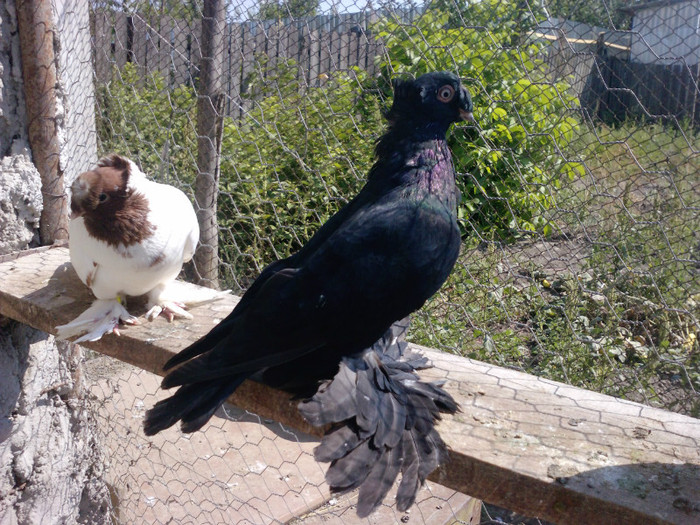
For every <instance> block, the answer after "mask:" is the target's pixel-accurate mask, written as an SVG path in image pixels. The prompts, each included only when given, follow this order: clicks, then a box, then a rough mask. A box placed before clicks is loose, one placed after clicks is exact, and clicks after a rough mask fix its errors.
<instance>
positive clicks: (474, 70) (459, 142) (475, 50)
mask: <svg viewBox="0 0 700 525" xmlns="http://www.w3.org/2000/svg"><path fill="white" fill-rule="evenodd" d="M460 13H461V17H460V18H459V19H455V18H454V17H452V18H451V17H450V15H448V14H447V12H444V13H443V12H442V11H441V10H439V9H438V10H432V11H429V12H428V13H426V14H425V15H424V16H422V17H421V18H420V19H419V20H418V21H416V22H414V23H413V24H411V25H409V26H406V25H401V24H398V23H395V22H392V21H390V20H382V21H380V22H379V23H377V24H376V26H375V27H374V28H373V29H374V30H375V31H377V32H378V34H379V36H380V37H381V38H382V39H383V41H384V43H385V45H386V48H387V53H386V56H388V57H389V60H387V61H383V62H382V63H381V68H382V71H383V76H384V78H385V79H388V78H389V77H390V76H393V75H395V74H406V73H407V74H411V75H415V76H418V75H421V74H423V73H426V72H428V71H434V70H451V71H455V72H457V73H458V74H459V75H460V77H461V78H463V79H466V82H467V85H468V87H469V89H470V91H471V93H472V97H473V99H474V108H475V109H474V114H475V117H476V119H477V121H478V126H479V127H480V128H481V130H482V131H481V133H476V131H475V130H474V129H473V128H470V127H464V126H457V127H456V128H455V129H454V131H453V132H452V134H451V137H450V146H451V148H452V152H453V156H454V160H455V167H456V169H457V171H458V172H461V173H464V174H465V176H464V177H460V178H459V179H458V181H459V183H460V187H461V190H462V202H461V206H460V217H461V218H462V219H466V220H468V221H469V223H470V224H471V226H472V227H473V228H476V229H477V230H478V231H480V232H483V231H490V232H494V233H497V234H499V235H500V236H503V234H507V233H511V234H512V233H517V231H518V230H526V231H534V230H539V231H542V232H544V233H545V234H549V233H550V232H551V226H550V225H548V224H547V223H546V221H545V219H544V218H543V217H544V215H543V212H544V211H545V210H547V209H548V208H550V207H551V206H552V205H554V204H555V192H556V190H557V189H558V188H559V187H560V185H561V180H562V175H566V176H568V177H570V178H573V177H574V176H575V175H576V174H577V173H580V171H581V167H580V166H579V165H578V164H577V163H571V162H566V161H565V160H564V159H563V158H562V156H561V154H559V153H558V151H559V150H560V149H562V148H564V147H565V146H566V145H567V144H568V143H569V142H570V141H571V139H572V138H573V136H574V132H575V131H576V129H577V128H578V126H579V123H578V120H577V119H575V118H574V117H572V116H570V115H567V113H569V111H568V110H569V109H570V108H574V107H575V105H576V101H575V99H573V98H572V97H570V96H568V95H566V94H565V93H566V92H567V86H566V85H565V84H563V83H559V84H551V83H547V82H542V80H543V79H537V78H533V71H537V70H538V68H539V69H542V63H541V61H540V60H539V59H538V58H537V54H538V53H539V52H540V47H539V46H538V45H535V44H532V43H527V42H523V43H520V44H519V45H518V46H517V47H513V44H514V41H515V40H516V39H517V38H521V37H520V35H521V34H525V33H524V32H525V31H526V30H527V29H528V23H530V24H531V18H532V17H531V16H530V18H527V17H522V16H518V11H517V10H516V9H515V7H513V6H511V7H507V3H505V2H499V1H495V0H483V1H481V2H478V3H475V4H472V5H467V6H465V7H464V8H463V10H461V11H460ZM508 17H510V18H508ZM462 20H464V22H462ZM460 24H461V25H462V26H460ZM463 24H470V27H463ZM475 26H476V28H475Z"/></svg>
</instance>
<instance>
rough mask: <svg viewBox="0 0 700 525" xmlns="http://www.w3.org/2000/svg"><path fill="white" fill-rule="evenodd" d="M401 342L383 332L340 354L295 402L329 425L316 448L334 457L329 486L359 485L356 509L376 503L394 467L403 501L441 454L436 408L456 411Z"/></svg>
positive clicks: (410, 498) (408, 501)
mask: <svg viewBox="0 0 700 525" xmlns="http://www.w3.org/2000/svg"><path fill="white" fill-rule="evenodd" d="M389 332H390V331H388V332H387V334H389ZM405 349H406V343H405V342H402V341H397V339H396V338H395V337H390V336H388V335H387V336H385V337H384V338H382V339H380V341H378V342H377V344H375V345H374V346H373V347H372V348H371V349H369V350H367V351H366V352H364V353H362V354H359V355H355V356H352V357H349V358H345V359H343V361H342V362H341V364H340V369H339V371H338V373H337V374H336V376H335V377H334V378H333V379H332V380H331V381H327V382H325V383H324V384H322V385H321V387H320V388H319V390H318V392H317V393H316V394H315V395H314V396H313V397H312V398H311V399H309V400H306V401H303V402H302V403H300V405H299V410H300V411H301V413H302V415H303V416H304V417H305V418H306V419H307V420H308V421H309V422H310V423H312V424H313V425H318V426H320V425H326V424H332V425H333V428H332V429H331V430H330V431H329V432H328V433H327V434H326V435H325V436H324V437H323V439H322V441H321V444H320V445H319V446H318V447H316V449H315V451H314V455H315V457H316V459H317V460H318V461H322V462H327V461H330V462H331V465H330V467H329V468H328V472H327V473H326V481H327V482H328V484H329V485H330V487H331V490H333V491H334V492H345V491H349V490H352V489H355V488H357V487H359V488H360V490H359V497H358V505H357V514H358V516H360V517H365V516H368V515H369V514H370V513H372V512H373V511H374V510H375V509H376V508H377V507H378V506H379V505H380V504H381V502H382V501H383V500H384V498H385V497H386V494H387V493H388V492H389V489H390V488H391V486H392V485H393V483H394V481H395V480H396V478H397V476H398V474H399V472H401V475H402V477H401V482H400V484H399V487H398V492H397V496H396V500H397V507H398V509H399V510H400V511H405V510H406V509H408V508H409V507H410V506H411V505H412V504H413V503H414V501H415V499H416V494H417V492H418V489H419V488H420V487H421V486H422V485H423V482H424V481H425V479H426V478H427V477H428V475H429V474H430V473H431V472H432V471H433V470H435V469H436V468H437V467H438V466H439V465H440V463H441V462H442V461H443V460H444V459H445V457H446V446H445V443H444V442H443V441H442V438H440V435H439V434H438V432H437V430H436V429H435V423H436V421H437V420H439V419H440V414H441V413H450V414H452V413H455V412H456V411H457V410H458V406H457V403H456V402H455V401H454V399H453V398H452V396H450V395H449V394H448V393H447V392H446V391H445V390H443V389H442V388H441V385H440V384H438V383H427V382H422V381H420V379H419V378H418V376H417V375H416V374H415V373H414V372H413V370H415V369H416V368H418V367H420V368H424V367H425V366H426V365H427V360H426V359H425V358H423V357H422V356H419V355H418V354H413V353H410V354H408V355H406V356H404V355H403V354H404V352H405ZM382 350H385V351H382ZM416 365H417V366H416Z"/></svg>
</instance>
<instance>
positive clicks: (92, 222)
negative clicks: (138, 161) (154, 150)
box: [70, 155, 153, 245]
mask: <svg viewBox="0 0 700 525" xmlns="http://www.w3.org/2000/svg"><path fill="white" fill-rule="evenodd" d="M135 177H136V179H134V178H135ZM139 177H145V176H144V175H143V174H142V173H141V171H140V170H139V169H138V167H137V166H136V165H135V164H134V163H133V162H132V161H130V160H129V159H127V158H126V157H122V156H119V155H110V156H108V157H105V158H103V159H100V161H99V162H98V163H97V167H96V168H95V169H94V170H90V171H86V172H85V173H81V174H80V175H78V176H77V177H76V178H75V180H74V181H73V184H72V185H71V202H70V209H71V219H77V218H79V217H84V219H85V226H86V228H87V229H88V232H89V233H90V234H91V235H93V236H94V237H97V238H98V239H100V240H103V241H105V242H107V243H109V244H113V245H117V244H124V245H127V244H129V243H130V242H135V241H134V239H137V240H138V239H142V238H144V237H146V236H147V235H149V234H150V233H152V230H153V228H152V226H151V225H150V223H149V222H148V212H149V204H148V200H147V199H146V197H145V195H143V194H142V193H141V192H140V191H136V189H135V188H134V186H133V182H134V181H133V180H132V179H134V180H138V178H139ZM124 232H129V235H128V239H127V238H124Z"/></svg>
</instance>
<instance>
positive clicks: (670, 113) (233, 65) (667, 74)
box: [93, 10, 700, 125]
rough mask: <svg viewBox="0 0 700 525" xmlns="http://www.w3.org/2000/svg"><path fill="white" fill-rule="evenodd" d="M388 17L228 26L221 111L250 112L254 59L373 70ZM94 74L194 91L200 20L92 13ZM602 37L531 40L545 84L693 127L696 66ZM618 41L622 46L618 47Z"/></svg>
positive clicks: (314, 69) (589, 102)
mask: <svg viewBox="0 0 700 525" xmlns="http://www.w3.org/2000/svg"><path fill="white" fill-rule="evenodd" d="M419 14H420V11H419V10H406V11H392V12H391V13H390V16H392V17H393V18H395V19H397V20H400V21H403V22H409V21H411V20H413V19H414V18H415V17H416V16H418V15H419ZM386 15H387V13H386V12H383V11H380V10H377V11H367V12H361V13H349V14H340V15H326V16H316V17H312V18H307V19H298V20H281V21H270V20H267V21H247V22H233V23H229V24H227V28H226V34H225V36H224V46H223V49H222V52H223V53H224V55H225V56H224V78H226V79H227V81H226V86H225V87H226V90H227V103H226V114H227V115H229V116H234V117H238V116H242V115H243V114H244V113H245V112H246V111H247V110H249V109H250V108H251V106H252V101H251V100H250V98H248V97H246V96H245V95H246V93H247V88H248V85H247V84H248V81H249V79H250V75H251V74H252V73H254V72H257V73H262V74H263V76H264V75H265V69H264V68H261V59H262V58H263V57H267V58H266V60H267V61H268V65H269V66H274V65H275V64H276V63H277V62H279V61H281V60H293V61H294V62H295V63H296V66H297V67H296V69H297V75H298V78H299V80H301V81H302V85H308V86H315V85H319V83H320V80H319V77H320V75H321V74H323V73H330V72H334V71H342V70H347V69H348V68H350V67H354V66H357V67H359V68H361V69H363V70H366V71H367V72H369V73H370V75H374V74H376V73H377V66H376V62H375V57H377V56H379V55H381V53H382V50H383V46H382V43H381V40H379V39H377V38H376V37H375V36H374V35H372V34H371V33H370V32H368V31H369V30H370V28H371V24H372V23H373V22H374V21H376V20H378V19H379V17H380V16H386ZM93 24H94V26H93V35H94V42H95V54H94V59H95V75H96V80H97V82H98V83H99V84H104V83H106V82H108V81H109V80H110V79H111V78H112V75H113V73H114V68H115V67H116V69H117V70H119V69H121V68H123V67H124V65H125V64H126V63H127V62H130V63H133V64H135V65H136V66H137V67H138V68H139V70H140V71H141V76H142V78H145V76H146V75H147V74H149V73H159V74H160V75H162V76H163V77H164V78H165V79H167V81H168V82H169V84H170V85H171V86H176V85H180V84H190V85H191V84H193V83H194V82H195V80H196V79H197V77H198V75H199V63H200V58H201V21H200V20H190V21H188V20H182V19H177V18H174V17H170V16H158V17H149V16H146V15H143V14H139V13H136V14H133V15H128V14H127V13H124V12H120V11H96V12H94V13H93ZM623 36H625V37H626V40H625V39H623V38H622V37H621V36H620V35H617V34H611V39H612V40H614V42H612V41H611V42H607V41H606V40H605V34H602V35H601V38H600V39H599V41H598V42H596V41H595V40H590V39H589V40H585V39H583V40H582V39H576V38H572V39H568V38H567V37H566V35H565V34H564V33H560V34H558V35H555V34H553V33H551V32H550V33H540V32H535V33H533V35H532V37H533V38H537V39H540V40H541V41H545V42H548V45H547V46H546V47H545V52H544V53H543V55H542V57H543V59H544V60H545V62H546V63H547V64H548V66H549V73H550V77H551V79H552V80H560V79H563V80H566V81H568V82H569V83H570V84H571V86H572V89H571V92H572V94H574V95H575V96H577V97H579V98H580V100H581V105H582V107H583V108H585V109H586V110H587V111H588V113H589V114H590V115H591V116H593V117H595V118H600V119H602V120H603V121H605V122H609V123H615V122H621V121H623V120H625V119H626V118H628V117H634V118H647V119H657V118H666V119H668V118H669V117H671V118H676V119H678V120H687V121H689V122H690V123H691V124H692V125H698V124H700V97H699V96H698V95H699V94H700V90H699V89H698V84H699V82H698V79H700V66H698V65H694V66H688V65H686V64H685V63H684V62H683V61H682V60H680V61H678V62H677V63H675V64H666V63H664V64H642V63H636V62H634V60H633V58H632V59H630V54H629V49H630V48H629V45H626V44H625V42H627V41H628V40H629V35H623ZM620 42H622V43H620Z"/></svg>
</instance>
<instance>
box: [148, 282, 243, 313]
mask: <svg viewBox="0 0 700 525" xmlns="http://www.w3.org/2000/svg"><path fill="white" fill-rule="evenodd" d="M230 293H231V290H224V291H219V290H213V289H211V288H203V287H201V286H194V285H192V284H189V283H185V282H183V281H170V282H168V283H167V284H163V285H161V286H158V287H156V288H154V289H153V290H151V292H149V294H148V312H147V313H146V318H147V319H148V320H149V321H152V320H153V319H155V318H156V317H158V316H159V315H161V314H163V315H164V316H165V317H167V318H168V320H169V321H172V319H173V318H174V317H181V318H184V319H192V315H191V314H190V313H189V312H187V311H186V309H187V308H194V307H197V306H202V305H205V304H209V303H213V302H215V301H218V300H220V299H223V298H224V297H226V296H227V295H229V294H230Z"/></svg>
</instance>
